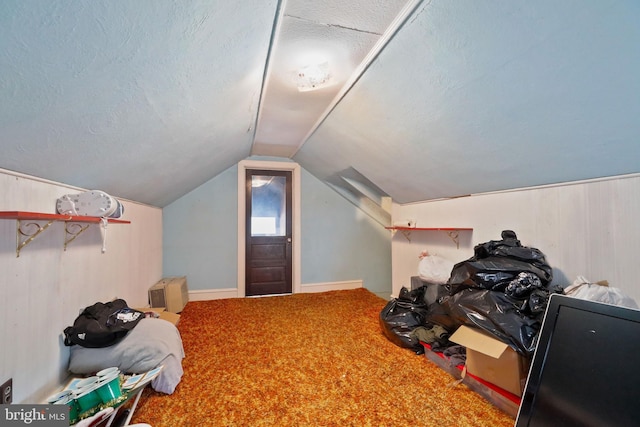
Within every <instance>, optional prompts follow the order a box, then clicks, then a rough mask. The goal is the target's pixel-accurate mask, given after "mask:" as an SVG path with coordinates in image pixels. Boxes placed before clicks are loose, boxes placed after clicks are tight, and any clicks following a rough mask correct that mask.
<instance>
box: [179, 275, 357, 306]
mask: <svg viewBox="0 0 640 427" xmlns="http://www.w3.org/2000/svg"><path fill="white" fill-rule="evenodd" d="M362 287H363V286H362V280H347V281H344V282H326V283H310V284H307V285H304V284H303V285H300V293H314V292H327V291H341V290H347V289H358V288H362ZM227 298H238V289H236V288H226V289H202V290H190V291H189V301H209V300H214V299H227Z"/></svg>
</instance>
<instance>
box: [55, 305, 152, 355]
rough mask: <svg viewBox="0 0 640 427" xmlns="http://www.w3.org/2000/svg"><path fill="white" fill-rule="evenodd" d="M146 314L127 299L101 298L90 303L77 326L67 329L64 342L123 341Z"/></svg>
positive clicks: (104, 343) (90, 345)
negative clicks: (133, 306) (130, 305)
mask: <svg viewBox="0 0 640 427" xmlns="http://www.w3.org/2000/svg"><path fill="white" fill-rule="evenodd" d="M143 318H144V313H143V312H141V311H138V310H135V309H133V308H129V306H128V305H127V302H126V301H125V300H123V299H116V300H113V301H109V302H106V303H102V302H97V303H95V304H93V305H91V306H89V307H86V308H85V309H84V310H83V311H82V313H80V315H79V316H78V317H77V318H76V320H75V321H74V322H73V326H68V327H67V328H65V329H64V345H66V346H72V345H76V344H77V345H80V346H82V347H87V348H102V347H109V346H112V345H114V344H116V343H118V342H120V340H122V339H123V338H124V337H125V336H126V335H127V333H128V332H129V331H130V330H132V329H133V328H134V327H135V326H136V325H137V324H138V322H140V320H142V319H143Z"/></svg>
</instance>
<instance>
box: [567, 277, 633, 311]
mask: <svg viewBox="0 0 640 427" xmlns="http://www.w3.org/2000/svg"><path fill="white" fill-rule="evenodd" d="M564 293H565V294H567V295H570V296H572V297H576V298H581V299H587V300H590V301H597V302H603V303H606V304H612V305H619V306H622V307H628V308H638V304H637V303H636V302H635V300H634V299H633V298H631V297H630V296H628V295H625V294H624V293H623V292H622V291H621V290H620V289H618V288H611V287H609V286H603V285H599V284H597V283H591V282H589V281H588V280H587V279H585V278H584V277H582V276H578V277H577V278H576V280H574V281H573V284H572V285H569V286H567V287H566V288H565V289H564Z"/></svg>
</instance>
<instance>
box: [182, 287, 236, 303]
mask: <svg viewBox="0 0 640 427" xmlns="http://www.w3.org/2000/svg"><path fill="white" fill-rule="evenodd" d="M227 298H238V290H237V289H236V288H227V289H204V290H193V291H189V301H209V300H213V299H227Z"/></svg>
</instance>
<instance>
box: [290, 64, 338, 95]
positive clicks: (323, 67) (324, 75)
mask: <svg viewBox="0 0 640 427" xmlns="http://www.w3.org/2000/svg"><path fill="white" fill-rule="evenodd" d="M331 77H332V75H331V72H330V71H329V63H328V62H323V63H321V64H311V65H307V66H305V67H302V68H300V69H299V70H298V71H297V72H296V85H297V86H298V90H299V91H300V92H309V91H312V90H316V89H321V88H323V87H325V86H328V83H329V81H330V80H331Z"/></svg>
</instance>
